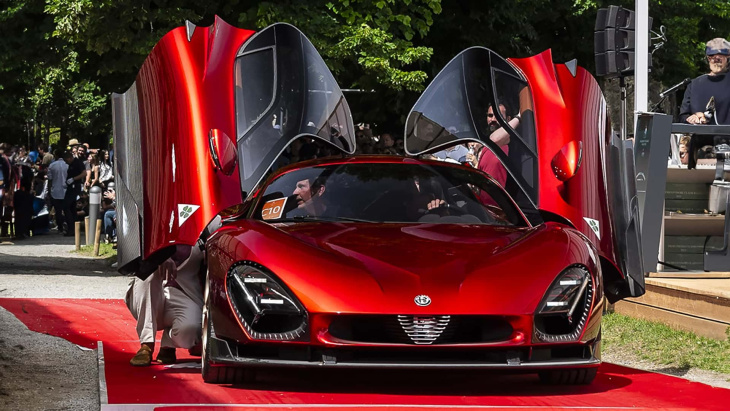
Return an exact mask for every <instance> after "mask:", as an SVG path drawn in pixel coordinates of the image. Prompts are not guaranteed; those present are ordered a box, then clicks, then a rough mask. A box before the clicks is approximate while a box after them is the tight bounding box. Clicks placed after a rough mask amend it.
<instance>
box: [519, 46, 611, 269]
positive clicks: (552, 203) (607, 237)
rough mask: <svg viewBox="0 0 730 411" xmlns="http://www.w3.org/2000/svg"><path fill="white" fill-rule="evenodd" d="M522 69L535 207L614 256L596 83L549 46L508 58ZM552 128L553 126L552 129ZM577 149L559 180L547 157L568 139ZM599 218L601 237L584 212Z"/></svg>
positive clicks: (604, 124) (603, 116)
mask: <svg viewBox="0 0 730 411" xmlns="http://www.w3.org/2000/svg"><path fill="white" fill-rule="evenodd" d="M509 61H511V62H513V63H514V64H515V65H516V66H517V67H518V68H519V69H520V70H521V71H522V73H523V74H524V75H525V77H526V78H527V81H528V83H529V85H530V89H531V91H532V98H533V104H534V112H535V124H536V127H537V130H536V132H537V143H538V152H539V156H540V157H541V158H542V161H540V162H539V163H538V164H539V169H538V173H539V174H538V175H539V181H540V185H539V207H540V209H542V210H545V211H549V212H551V213H554V214H557V215H559V216H561V217H563V218H565V219H567V220H568V221H570V222H571V223H572V224H573V226H574V227H575V228H576V229H578V230H579V231H580V232H582V233H583V234H584V235H585V236H586V237H588V238H589V239H590V240H591V241H592V242H593V243H594V244H595V245H596V247H597V248H598V251H599V253H600V254H601V256H603V257H605V258H607V259H608V260H610V261H611V262H614V265H616V263H615V261H617V260H618V255H617V254H616V252H615V250H614V246H615V245H614V238H615V233H614V231H613V230H614V229H613V226H612V224H611V218H610V214H611V212H612V210H611V209H610V208H609V207H610V206H609V202H608V201H607V198H608V192H607V186H606V174H605V172H604V169H603V168H604V167H607V161H606V156H605V150H606V145H607V144H608V142H607V141H608V138H607V135H609V134H607V133H610V124H609V119H608V115H607V114H608V113H607V111H606V110H607V109H606V103H605V100H604V98H603V94H602V92H601V89H600V87H599V85H598V83H597V82H596V80H595V79H594V78H593V76H592V75H591V74H590V73H588V71H586V70H585V69H583V68H582V67H576V72H575V74H573V73H571V71H570V70H569V69H568V67H567V66H566V65H565V64H555V63H553V58H552V54H551V53H550V50H546V51H544V52H542V53H540V54H538V55H535V56H532V57H528V58H523V59H510V60H509ZM556 131H557V132H556ZM573 141H575V142H578V143H579V144H580V147H581V148H582V152H581V153H580V155H579V156H578V158H576V159H575V160H573V161H574V162H577V164H578V168H577V172H576V174H575V176H573V177H572V178H570V179H569V180H567V181H565V182H564V181H560V180H559V179H558V178H557V177H556V175H555V171H554V170H553V169H552V167H551V163H550V161H546V160H550V159H552V158H553V157H554V156H555V155H556V154H558V153H559V152H560V150H561V149H563V147H565V146H567V145H568V144H569V143H571V142H573ZM584 217H588V218H591V219H594V220H598V221H599V223H600V226H599V227H600V237H599V236H598V235H596V233H595V232H594V231H593V230H592V229H591V228H590V226H589V225H588V222H587V221H585V220H584V219H583V218H584Z"/></svg>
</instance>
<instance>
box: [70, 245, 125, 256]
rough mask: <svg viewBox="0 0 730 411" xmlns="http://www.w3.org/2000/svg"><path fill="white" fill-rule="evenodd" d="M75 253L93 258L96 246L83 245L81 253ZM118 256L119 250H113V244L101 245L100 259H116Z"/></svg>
mask: <svg viewBox="0 0 730 411" xmlns="http://www.w3.org/2000/svg"><path fill="white" fill-rule="evenodd" d="M74 252H75V253H79V254H81V255H86V256H90V257H93V256H94V246H93V245H82V246H81V249H80V250H79V251H74ZM116 256H117V250H115V249H113V248H112V244H104V243H101V244H99V257H100V258H110V257H116Z"/></svg>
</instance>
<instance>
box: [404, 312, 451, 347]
mask: <svg viewBox="0 0 730 411" xmlns="http://www.w3.org/2000/svg"><path fill="white" fill-rule="evenodd" d="M450 320H451V316H450V315H437V316H432V317H426V316H419V315H399V316H398V322H399V323H400V326H401V327H403V331H405V333H406V335H408V337H409V338H410V339H411V341H413V342H414V343H415V344H419V345H420V344H433V342H434V341H436V340H437V339H438V338H439V337H440V336H441V333H443V332H444V330H445V329H446V327H447V326H448V325H449V321H450Z"/></svg>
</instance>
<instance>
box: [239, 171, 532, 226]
mask: <svg viewBox="0 0 730 411" xmlns="http://www.w3.org/2000/svg"><path fill="white" fill-rule="evenodd" d="M394 167H400V168H401V169H394ZM408 167H411V169H410V170H409V169H407V168H408ZM394 170H395V171H398V174H386V173H388V172H392V171H394ZM379 174H380V176H379V178H378V175H379ZM322 176H324V177H322ZM300 178H301V179H302V180H299V181H295V180H298V179H300ZM320 178H323V180H322V181H320V184H319V185H324V187H325V189H324V191H323V192H322V196H323V198H325V201H328V202H327V204H329V205H332V206H333V208H334V211H333V212H330V213H329V214H328V213H327V212H326V210H324V211H325V212H321V213H320V214H319V215H318V214H317V208H316V205H315V206H304V205H303V203H302V201H303V199H302V198H301V197H303V196H302V195H301V193H299V196H297V193H296V189H297V188H296V187H299V186H298V184H299V183H301V182H303V181H304V180H307V183H308V184H310V185H312V186H314V187H309V189H310V192H309V193H310V195H311V193H312V192H314V191H316V190H320V188H319V187H317V185H318V184H317V181H319V180H320ZM363 178H365V179H369V180H367V181H365V182H363V181H362V179H363ZM417 178H418V179H419V181H423V182H424V183H422V184H421V187H420V188H419V187H418V183H414V185H413V186H411V185H410V183H411V181H414V182H415V180H416V179H417ZM347 179H350V181H348V180H347ZM410 179H413V180H410ZM434 181H435V183H434ZM354 182H360V183H363V184H364V185H363V186H362V187H357V186H356V187H352V186H350V185H349V184H352V183H354ZM394 182H395V183H394ZM425 182H427V183H425ZM455 183H459V184H455ZM365 184H370V185H371V186H369V187H365ZM389 184H393V187H392V188H389V189H387V190H384V191H375V190H374V186H373V185H376V186H377V185H384V186H386V187H387V186H388V185H389ZM427 184H430V185H427ZM284 187H286V188H287V189H286V190H284ZM428 187H431V188H428ZM437 187H440V188H441V190H442V191H441V192H440V196H441V197H442V198H439V200H442V199H443V200H444V203H443V204H440V206H439V207H435V208H436V209H433V210H429V209H428V203H429V202H430V201H431V200H429V201H425V200H428V197H427V196H428V195H429V194H433V192H434V191H438V188H437ZM475 187H478V190H475V189H474V188H475ZM414 189H415V190H416V191H412V190H414ZM328 190H329V193H328V192H327V191H328ZM360 191H364V193H371V192H377V193H382V194H380V195H377V196H368V195H366V194H363V195H362V197H363V198H351V195H352V193H359V192H360ZM333 192H334V193H335V194H333ZM482 192H483V194H482ZM258 193H259V194H258V195H257V198H256V201H255V202H254V204H253V207H251V209H250V212H249V214H248V218H250V219H254V220H258V221H263V222H267V223H299V222H322V221H324V222H343V223H377V224H419V223H424V224H460V225H484V226H507V227H531V224H530V222H529V220H528V219H527V218H526V217H525V216H524V214H523V213H522V210H520V208H519V207H518V206H517V204H516V203H515V202H514V200H513V199H512V198H511V197H510V196H509V194H507V192H506V191H504V189H503V188H502V187H500V186H499V184H498V183H496V182H495V181H494V180H493V179H492V178H491V177H489V176H488V175H487V174H485V173H483V172H481V171H478V170H475V169H472V168H469V167H466V166H462V165H452V164H445V163H439V162H430V161H419V162H415V161H408V162H352V161H346V162H334V163H324V164H313V165H308V166H304V167H299V168H294V169H290V170H287V171H284V172H282V173H279V174H276V175H274V176H272V177H271V178H269V179H268V180H267V181H266V182H265V184H264V185H262V187H261V189H260V190H259V191H258ZM325 193H326V194H327V195H329V196H330V197H325ZM315 195H316V194H315ZM333 195H334V196H340V197H335V198H338V199H344V198H347V200H345V201H340V202H337V201H335V202H332V200H331V199H332V196H333ZM470 195H471V197H470ZM482 195H484V196H485V197H482ZM304 197H306V196H304ZM435 197H439V195H435ZM328 198H329V199H328ZM434 199H436V198H434ZM399 200H402V201H399ZM411 200H412V201H413V203H411V202H410V201H411ZM364 201H371V202H370V203H368V204H366V205H364V206H363V208H362V209H360V210H357V209H355V208H356V207H357V205H360V204H365V203H364ZM348 202H349V203H348ZM421 202H423V204H421ZM352 204H357V205H356V206H354V207H351V208H349V209H348V208H346V207H348V206H352ZM398 204H400V205H402V206H403V207H404V208H403V209H401V208H397V207H395V208H393V209H394V210H396V211H395V212H393V215H394V216H405V218H373V217H374V216H377V215H379V214H378V212H387V211H381V210H384V209H388V207H390V206H391V205H398ZM300 205H302V207H299V206H300ZM310 205H311V203H310ZM378 205H380V206H378ZM277 206H280V207H281V209H278V208H276V207H277ZM475 207H477V208H475ZM369 208H372V210H370V211H368V209H369ZM319 211H322V210H321V209H320V210H319ZM467 211H468V212H467ZM272 212H273V214H271V213H272ZM262 213H263V214H266V215H267V217H269V218H265V217H264V216H263V215H262ZM279 213H280V214H279ZM358 213H360V214H358ZM362 213H364V214H365V215H362ZM380 215H382V214H380ZM423 216H427V217H425V218H424V217H423ZM386 217H387V216H386ZM437 217H438V218H437Z"/></svg>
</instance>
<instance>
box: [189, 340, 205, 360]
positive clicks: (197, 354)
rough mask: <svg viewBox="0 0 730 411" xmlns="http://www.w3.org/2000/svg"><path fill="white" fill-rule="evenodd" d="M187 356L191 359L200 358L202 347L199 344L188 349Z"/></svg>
mask: <svg viewBox="0 0 730 411" xmlns="http://www.w3.org/2000/svg"><path fill="white" fill-rule="evenodd" d="M188 354H190V355H192V356H193V357H200V356H202V355H203V346H202V345H201V344H200V343H197V344H195V345H194V346H192V347H190V349H188Z"/></svg>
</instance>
